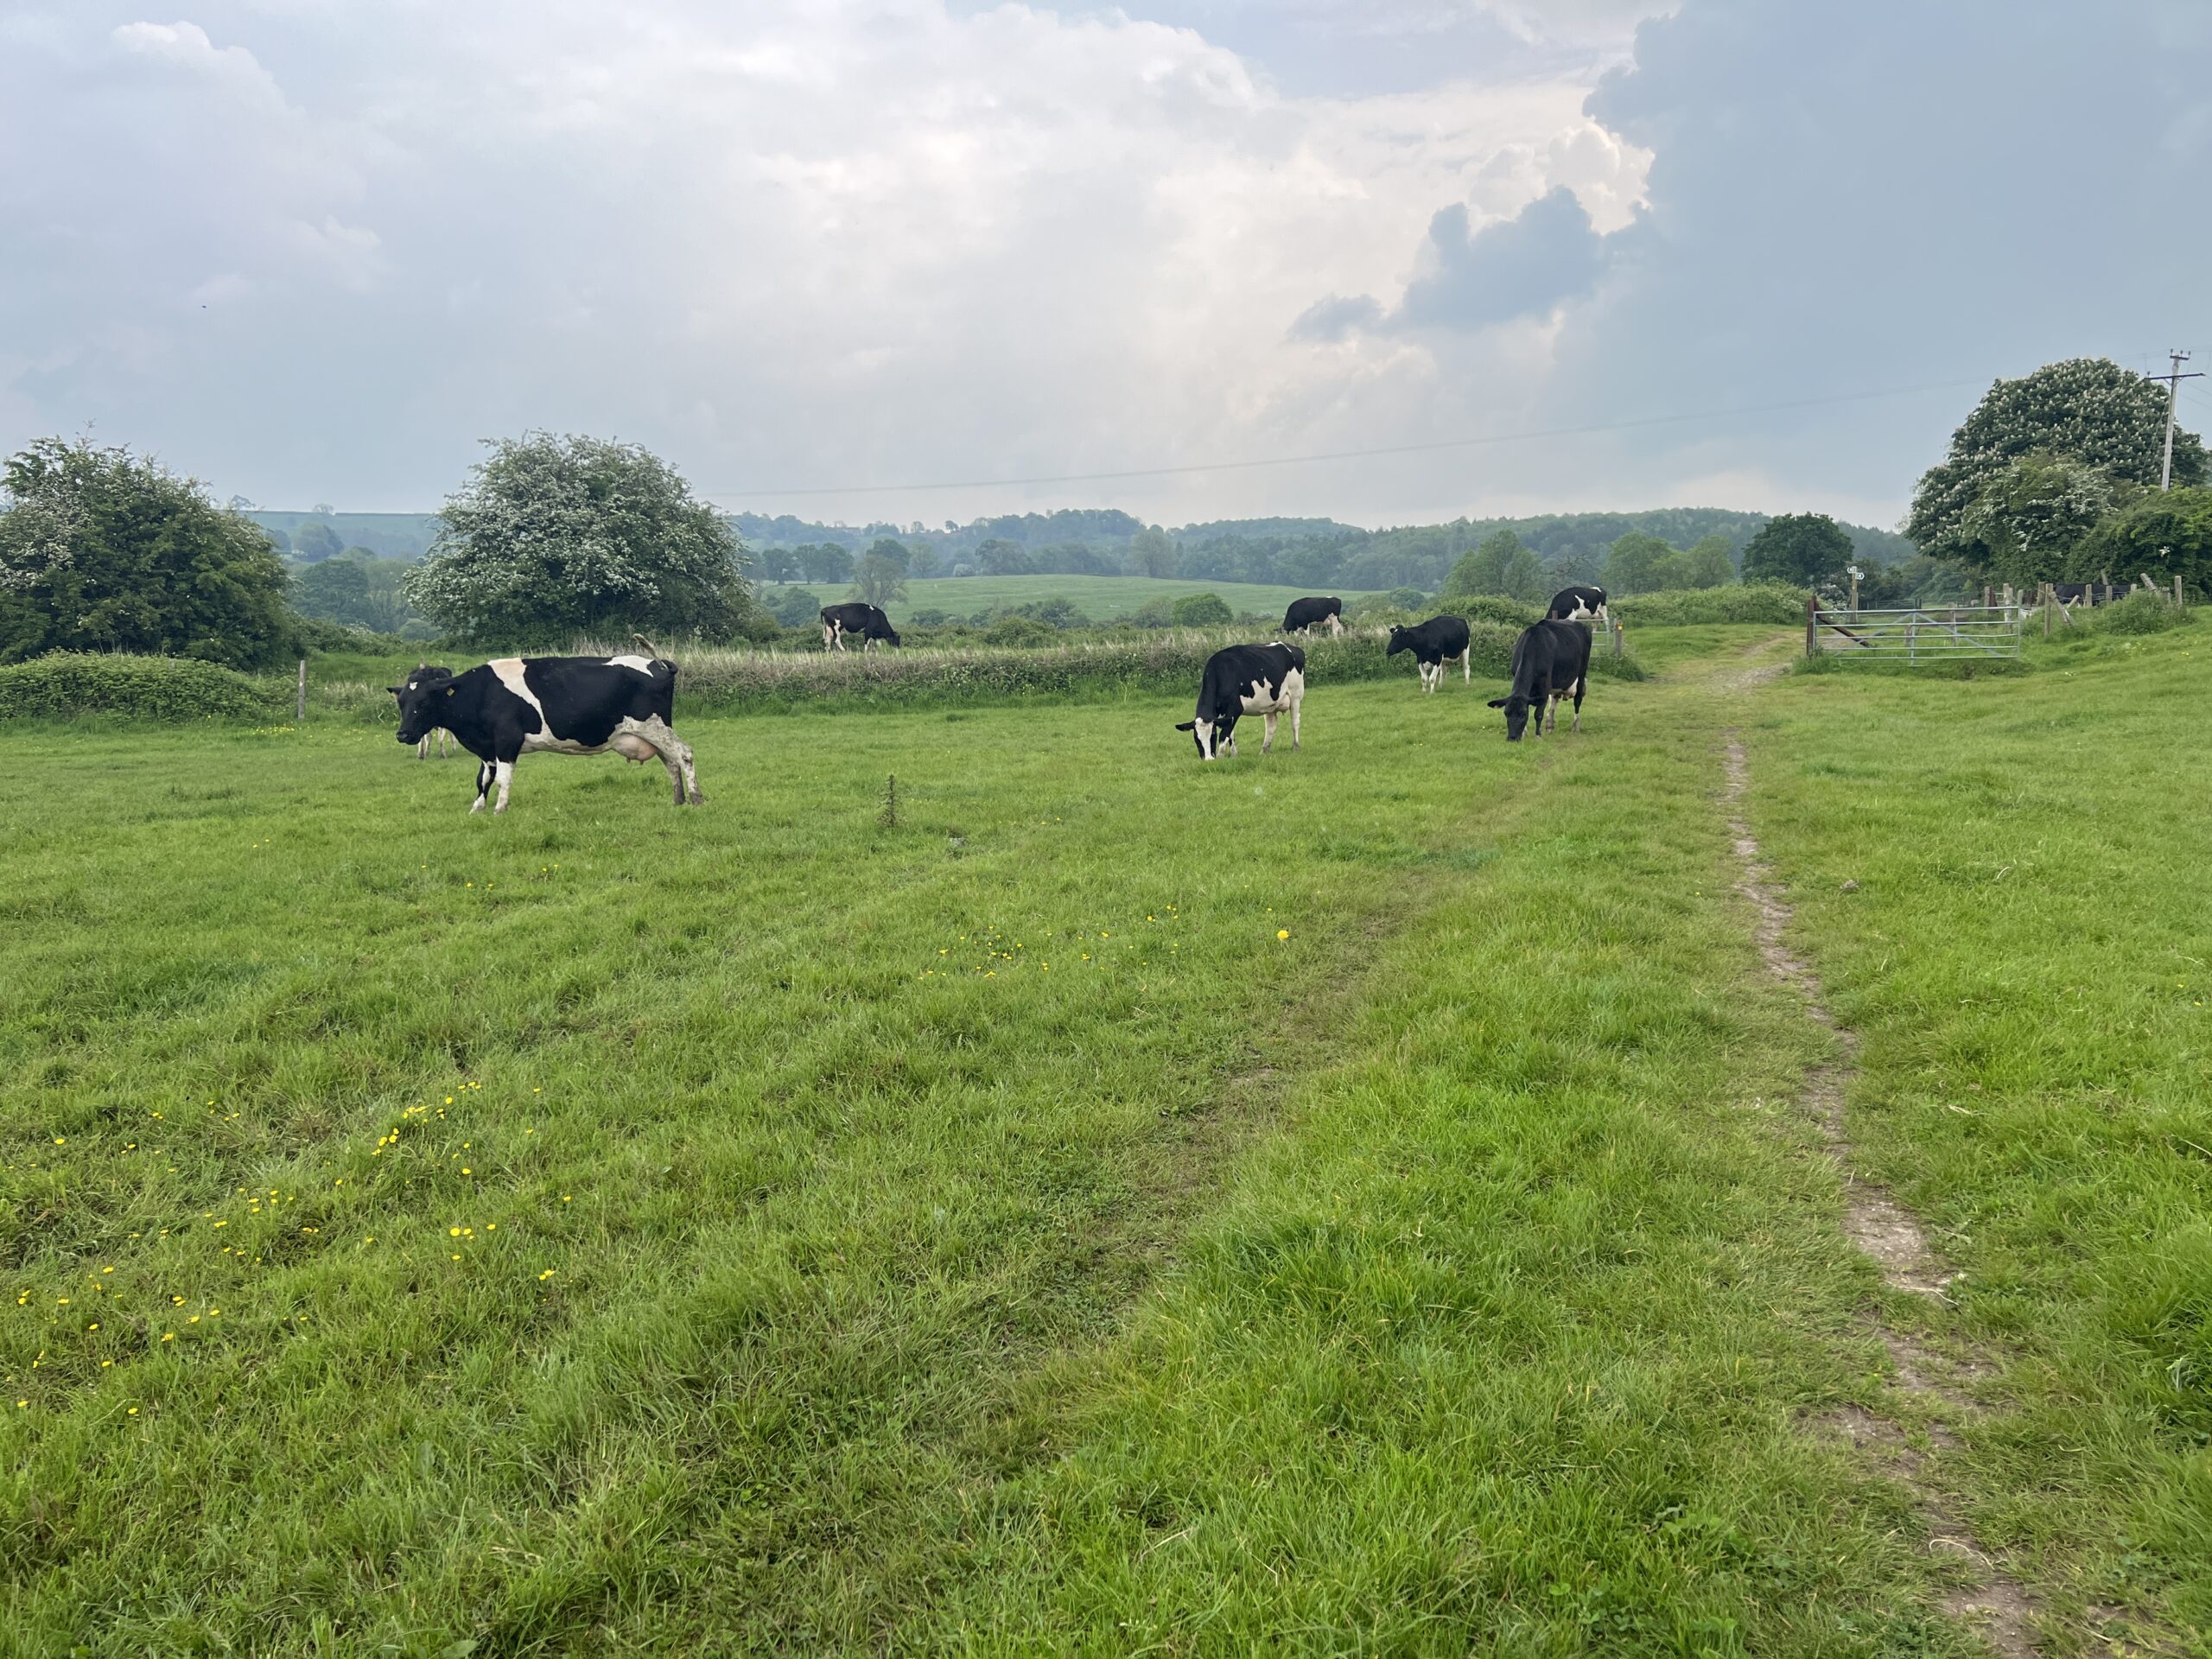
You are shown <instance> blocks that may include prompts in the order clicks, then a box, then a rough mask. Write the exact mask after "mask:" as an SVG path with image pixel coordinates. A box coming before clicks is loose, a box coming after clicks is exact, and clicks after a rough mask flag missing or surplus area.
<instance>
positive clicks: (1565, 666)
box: [1490, 617, 1590, 743]
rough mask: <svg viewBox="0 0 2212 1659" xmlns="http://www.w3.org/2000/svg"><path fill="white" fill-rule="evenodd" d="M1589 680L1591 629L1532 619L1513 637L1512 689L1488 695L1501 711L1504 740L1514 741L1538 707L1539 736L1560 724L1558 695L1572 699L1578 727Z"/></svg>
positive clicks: (1581, 625)
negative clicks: (1533, 710) (1503, 717)
mask: <svg viewBox="0 0 2212 1659" xmlns="http://www.w3.org/2000/svg"><path fill="white" fill-rule="evenodd" d="M1589 681H1590V630H1589V628H1588V627H1587V626H1585V625H1584V624H1582V623H1580V622H1560V621H1557V620H1553V619H1552V618H1549V617H1547V618H1545V620H1542V621H1541V622H1532V623H1530V624H1529V626H1527V627H1526V628H1523V629H1522V631H1521V637H1520V638H1519V639H1516V640H1515V641H1514V642H1513V689H1512V690H1510V691H1509V692H1507V693H1506V695H1505V696H1502V697H1492V698H1491V700H1490V706H1491V708H1493V709H1504V710H1505V741H1507V742H1509V743H1518V742H1519V741H1521V734H1522V731H1523V730H1525V729H1526V728H1527V727H1528V724H1529V709H1535V711H1536V735H1537V736H1538V737H1541V736H1542V735H1543V734H1545V733H1546V732H1548V731H1550V730H1552V729H1554V728H1556V727H1557V726H1558V724H1559V705H1560V700H1561V699H1562V698H1565V697H1567V696H1572V697H1573V699H1574V723H1573V725H1571V726H1570V727H1568V728H1567V729H1568V730H1569V731H1574V732H1579V731H1580V730H1581V729H1582V693H1583V691H1584V690H1585V688H1586V686H1587V685H1588V684H1589Z"/></svg>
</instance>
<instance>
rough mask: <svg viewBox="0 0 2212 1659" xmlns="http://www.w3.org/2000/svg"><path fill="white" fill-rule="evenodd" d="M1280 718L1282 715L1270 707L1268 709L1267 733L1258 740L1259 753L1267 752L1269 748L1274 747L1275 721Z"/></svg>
mask: <svg viewBox="0 0 2212 1659" xmlns="http://www.w3.org/2000/svg"><path fill="white" fill-rule="evenodd" d="M1281 718H1282V716H1281V715H1278V714H1276V713H1275V712H1274V710H1273V709H1269V710H1268V717H1267V721H1268V723H1267V735H1265V736H1264V737H1262V739H1261V740H1260V753H1262V754H1265V753H1268V751H1269V750H1271V749H1273V748H1274V746H1275V721H1278V720H1280V719H1281Z"/></svg>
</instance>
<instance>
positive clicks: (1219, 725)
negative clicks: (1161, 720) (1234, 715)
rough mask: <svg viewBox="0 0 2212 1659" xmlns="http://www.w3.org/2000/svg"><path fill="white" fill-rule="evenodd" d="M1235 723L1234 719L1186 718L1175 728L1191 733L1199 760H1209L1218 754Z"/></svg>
mask: <svg viewBox="0 0 2212 1659" xmlns="http://www.w3.org/2000/svg"><path fill="white" fill-rule="evenodd" d="M1235 726H1236V721H1234V720H1218V721H1217V720H1186V721H1181V722H1179V724H1178V725H1177V726H1176V728H1175V729H1176V730H1177V731H1179V732H1188V733H1189V734H1191V741H1192V742H1193V743H1195V744H1197V745H1198V759H1199V760H1214V759H1216V758H1217V756H1219V755H1220V753H1222V750H1223V748H1224V746H1225V745H1226V744H1227V743H1228V741H1229V734H1230V730H1231V729H1232V728H1234V727H1235Z"/></svg>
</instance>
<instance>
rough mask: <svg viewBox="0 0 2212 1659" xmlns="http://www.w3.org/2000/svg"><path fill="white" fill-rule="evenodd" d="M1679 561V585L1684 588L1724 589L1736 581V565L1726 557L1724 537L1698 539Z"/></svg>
mask: <svg viewBox="0 0 2212 1659" xmlns="http://www.w3.org/2000/svg"><path fill="white" fill-rule="evenodd" d="M1681 560H1682V563H1681V585H1682V586H1683V587H1685V588H1726V586H1727V585H1728V584H1729V583H1730V582H1733V581H1735V579H1736V565H1735V562H1734V561H1733V560H1732V559H1730V558H1729V556H1728V538H1727V537H1726V536H1719V535H1714V536H1706V537H1700V538H1699V540H1698V541H1697V542H1696V543H1694V545H1692V546H1691V547H1689V548H1688V549H1686V550H1684V551H1683V553H1682V556H1681Z"/></svg>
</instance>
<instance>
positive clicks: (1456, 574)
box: [1437, 530, 1528, 599]
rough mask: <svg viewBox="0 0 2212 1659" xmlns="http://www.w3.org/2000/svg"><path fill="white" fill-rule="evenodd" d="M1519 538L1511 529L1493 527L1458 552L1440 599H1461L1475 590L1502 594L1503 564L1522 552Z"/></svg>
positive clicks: (1504, 583)
mask: <svg viewBox="0 0 2212 1659" xmlns="http://www.w3.org/2000/svg"><path fill="white" fill-rule="evenodd" d="M1527 551H1528V550H1527V549H1526V548H1524V547H1522V544H1521V538H1520V537H1518V536H1516V535H1515V534H1514V533H1513V532H1512V531H1510V530H1494V531H1491V533H1490V534H1489V535H1487V536H1485V537H1483V539H1482V543H1481V545H1480V546H1478V547H1476V548H1474V549H1472V550H1471V551H1468V552H1465V553H1463V554H1461V555H1460V556H1459V562H1458V563H1455V564H1453V565H1452V572H1451V574H1450V575H1447V576H1446V577H1445V578H1444V587H1443V589H1442V591H1441V592H1440V593H1439V594H1437V597H1438V598H1439V599H1461V598H1469V597H1472V596H1473V595H1475V594H1503V593H1505V592H1506V591H1508V590H1507V588H1506V577H1505V568H1506V566H1507V565H1508V564H1509V563H1511V561H1512V559H1513V556H1514V555H1515V554H1516V553H1525V552H1527Z"/></svg>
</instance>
